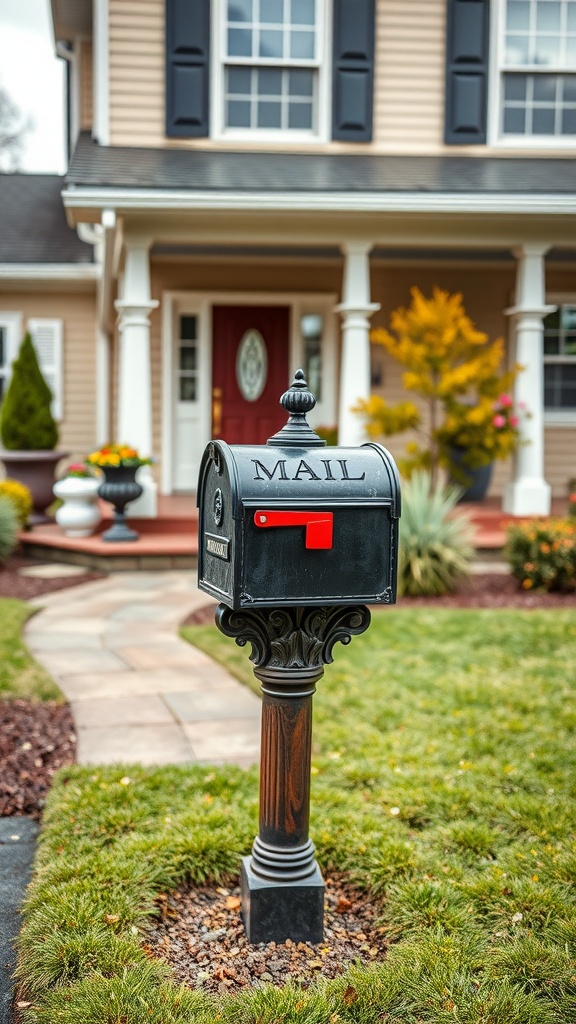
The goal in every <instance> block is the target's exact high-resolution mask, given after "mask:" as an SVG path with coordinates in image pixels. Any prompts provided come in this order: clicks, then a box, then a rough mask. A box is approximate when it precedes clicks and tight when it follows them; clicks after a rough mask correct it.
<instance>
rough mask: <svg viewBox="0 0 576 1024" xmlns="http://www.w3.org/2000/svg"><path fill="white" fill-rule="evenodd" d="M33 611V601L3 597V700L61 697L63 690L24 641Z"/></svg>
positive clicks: (0, 638) (0, 617) (0, 669)
mask: <svg viewBox="0 0 576 1024" xmlns="http://www.w3.org/2000/svg"><path fill="white" fill-rule="evenodd" d="M32 614H33V609H32V608H31V607H30V605H28V604H25V603H24V602H23V601H17V600H14V599H12V598H0V700H12V699H13V698H15V697H19V698H21V699H22V700H62V694H61V692H60V690H59V689H58V687H57V686H56V684H55V683H54V682H53V681H52V679H51V678H50V676H49V675H48V673H47V672H45V671H44V669H43V668H42V667H41V666H40V665H38V663H37V662H35V661H34V659H33V658H32V657H31V655H30V654H29V652H28V649H27V648H26V646H25V645H24V643H23V642H22V629H23V626H24V624H25V622H26V620H27V619H29V618H30V616H31V615H32Z"/></svg>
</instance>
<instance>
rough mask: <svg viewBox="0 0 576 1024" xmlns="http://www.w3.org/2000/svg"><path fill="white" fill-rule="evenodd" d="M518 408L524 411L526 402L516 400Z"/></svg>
mask: <svg viewBox="0 0 576 1024" xmlns="http://www.w3.org/2000/svg"><path fill="white" fill-rule="evenodd" d="M518 408H519V409H522V411H524V409H526V402H518Z"/></svg>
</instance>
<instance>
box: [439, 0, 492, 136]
mask: <svg viewBox="0 0 576 1024" xmlns="http://www.w3.org/2000/svg"><path fill="white" fill-rule="evenodd" d="M447 13H448V18H447V27H446V114H445V135H444V141H445V142H447V143H449V144H450V145H460V146H464V145H470V144H474V143H483V142H486V116H487V114H486V112H487V102H488V47H489V22H490V0H448V12H447Z"/></svg>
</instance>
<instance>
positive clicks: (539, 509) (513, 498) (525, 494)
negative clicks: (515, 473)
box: [502, 477, 551, 516]
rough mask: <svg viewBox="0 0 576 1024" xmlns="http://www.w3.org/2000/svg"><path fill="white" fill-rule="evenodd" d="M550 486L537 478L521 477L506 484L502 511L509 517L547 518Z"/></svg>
mask: <svg viewBox="0 0 576 1024" xmlns="http://www.w3.org/2000/svg"><path fill="white" fill-rule="evenodd" d="M550 493H551V492H550V485H549V484H547V483H546V481H545V480H541V479H540V478H539V477H522V478H521V479H520V480H514V481H513V483H510V484H508V486H507V487H506V490H505V492H504V501H503V502H502V510H503V511H504V512H507V513H508V515H511V516H549V515H550Z"/></svg>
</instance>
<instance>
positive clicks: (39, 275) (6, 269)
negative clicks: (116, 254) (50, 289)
mask: <svg viewBox="0 0 576 1024" xmlns="http://www.w3.org/2000/svg"><path fill="white" fill-rule="evenodd" d="M99 276H100V268H99V267H98V266H96V264H95V263H0V280H8V281H10V280H12V279H16V278H19V279H20V280H22V281H96V280H97V279H98V277H99Z"/></svg>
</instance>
